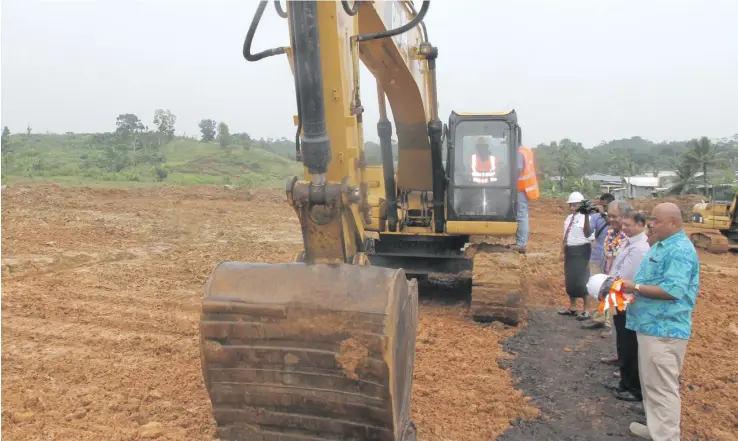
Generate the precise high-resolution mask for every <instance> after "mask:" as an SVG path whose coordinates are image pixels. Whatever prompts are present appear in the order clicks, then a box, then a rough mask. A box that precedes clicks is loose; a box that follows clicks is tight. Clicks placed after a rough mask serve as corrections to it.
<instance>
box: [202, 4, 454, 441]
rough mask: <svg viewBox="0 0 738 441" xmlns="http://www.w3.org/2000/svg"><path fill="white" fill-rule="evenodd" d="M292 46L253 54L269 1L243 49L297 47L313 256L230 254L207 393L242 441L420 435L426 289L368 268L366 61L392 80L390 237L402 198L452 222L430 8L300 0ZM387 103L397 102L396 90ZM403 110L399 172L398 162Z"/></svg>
mask: <svg viewBox="0 0 738 441" xmlns="http://www.w3.org/2000/svg"><path fill="white" fill-rule="evenodd" d="M274 4H275V7H276V9H277V12H278V13H279V15H280V16H282V17H283V18H286V19H287V20H288V23H289V31H290V45H289V47H283V48H277V49H268V50H266V51H262V52H259V53H256V54H254V53H252V50H251V42H252V41H253V37H254V35H255V32H256V30H257V27H258V23H259V20H260V19H261V16H262V14H263V13H264V11H265V9H266V7H267V5H268V4H267V2H266V1H262V2H260V4H259V7H258V8H257V12H256V15H255V16H254V19H253V21H252V23H251V26H250V28H249V31H248V34H247V37H246V41H245V43H244V56H245V58H246V59H247V60H248V61H258V60H260V59H263V58H265V57H268V56H274V55H282V54H286V55H287V58H288V60H289V62H290V66H291V69H292V71H293V74H294V79H295V91H296V101H297V108H298V115H297V118H296V122H297V136H296V138H297V139H296V148H297V153H298V158H300V159H301V161H302V163H303V164H304V167H305V176H304V177H303V178H302V179H301V178H299V177H294V178H293V179H291V180H289V182H288V183H287V188H286V193H287V199H288V202H289V204H290V205H291V206H292V207H293V208H294V209H295V212H296V214H297V217H298V219H299V222H300V227H301V229H302V236H303V242H304V244H303V245H304V247H303V248H304V249H303V251H302V252H300V253H298V256H297V257H296V259H295V262H294V263H281V264H257V263H247V262H222V263H220V264H219V265H218V266H217V267H216V268H215V269H214V271H213V273H212V274H211V275H210V278H209V279H208V281H207V284H206V287H205V295H204V298H203V305H202V315H201V322H200V334H201V340H200V344H201V360H202V369H203V378H204V382H205V387H206V389H207V391H208V394H209V396H210V399H211V403H212V406H213V416H214V418H215V421H216V427H217V430H216V435H217V436H218V438H221V439H228V440H241V439H244V440H245V439H260V440H272V439H273V440H288V439H289V440H292V439H294V440H298V439H299V440H307V439H311V440H313V439H314V440H317V439H351V440H368V439H372V440H374V439H376V440H413V439H414V438H415V430H414V425H413V423H412V421H411V420H410V393H411V389H412V372H413V360H414V351H415V336H416V330H417V313H418V312H417V307H418V306H417V283H416V281H415V280H414V279H413V280H410V281H408V280H407V278H406V274H405V272H404V270H403V269H387V268H379V267H374V266H371V265H369V264H368V263H369V262H368V258H367V256H366V254H365V253H364V251H365V238H366V234H365V228H366V226H368V225H370V224H371V222H372V221H371V204H370V203H369V185H368V182H367V179H366V171H367V164H366V160H365V154H364V139H363V118H362V113H363V105H362V101H361V93H360V92H361V90H360V87H359V86H360V82H359V63H360V62H363V63H364V64H365V65H366V67H367V68H368V69H369V71H370V72H371V73H372V74H373V76H374V77H375V79H376V80H377V89H378V92H379V94H378V95H379V101H380V102H379V109H380V121H379V123H378V125H377V129H378V131H379V135H380V141H381V147H382V152H383V155H382V156H383V165H384V167H383V185H384V187H385V190H386V204H385V209H386V210H387V220H388V224H389V229H390V231H394V229H395V228H397V219H398V216H397V195H398V194H400V195H403V194H407V193H408V192H413V191H415V192H423V193H424V194H430V195H431V196H432V198H433V210H434V220H435V225H434V226H433V228H434V229H435V230H436V232H439V233H440V232H442V231H443V225H444V223H443V217H444V183H445V176H444V171H443V166H442V160H441V138H442V136H441V135H442V131H443V128H442V127H443V124H442V123H441V122H440V120H438V116H437V113H438V112H437V103H436V101H437V99H436V92H435V90H436V80H435V58H436V55H437V50H436V48H434V47H433V46H432V45H431V44H430V43H429V42H428V38H427V37H428V34H427V31H426V30H425V29H424V25H423V23H422V20H423V17H424V16H425V14H426V13H427V11H428V9H429V5H430V2H429V1H424V2H423V4H422V7H421V8H420V10H419V11H417V12H416V11H415V8H414V7H413V5H412V3H410V2H400V1H382V2H372V1H361V2H358V1H357V2H348V1H315V0H312V1H288V2H287V7H286V11H285V10H283V9H282V7H281V5H280V3H279V2H274ZM385 97H386V98H385ZM385 99H386V100H387V101H389V104H390V106H391V109H392V113H393V115H394V122H395V129H396V133H397V137H398V165H397V168H398V170H397V179H395V171H394V164H393V163H392V156H391V153H392V152H391V141H390V136H391V133H392V125H391V123H390V122H389V120H388V118H387V115H386V113H387V112H386V110H385V108H386V104H385Z"/></svg>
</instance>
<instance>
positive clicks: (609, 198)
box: [600, 193, 615, 205]
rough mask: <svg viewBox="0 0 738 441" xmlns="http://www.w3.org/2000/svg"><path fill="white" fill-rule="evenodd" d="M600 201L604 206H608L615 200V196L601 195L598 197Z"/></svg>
mask: <svg viewBox="0 0 738 441" xmlns="http://www.w3.org/2000/svg"><path fill="white" fill-rule="evenodd" d="M600 200H601V201H602V203H603V204H604V205H607V204H609V203H610V202H612V201H614V200H615V196H613V195H612V194H610V193H602V196H600Z"/></svg>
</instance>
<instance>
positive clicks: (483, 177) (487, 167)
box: [471, 153, 497, 184]
mask: <svg viewBox="0 0 738 441" xmlns="http://www.w3.org/2000/svg"><path fill="white" fill-rule="evenodd" d="M471 166H472V180H473V181H474V182H477V183H479V184H486V183H488V182H494V181H496V180H497V178H496V177H495V157H494V156H492V155H490V156H488V157H487V159H486V160H485V159H482V158H480V157H478V156H477V154H476V153H475V154H473V155H472V157H471Z"/></svg>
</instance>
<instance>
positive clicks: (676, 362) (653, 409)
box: [637, 333, 687, 441]
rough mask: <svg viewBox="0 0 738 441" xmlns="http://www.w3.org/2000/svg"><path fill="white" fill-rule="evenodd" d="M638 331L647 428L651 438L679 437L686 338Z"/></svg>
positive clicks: (675, 439)
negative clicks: (680, 392) (681, 384)
mask: <svg viewBox="0 0 738 441" xmlns="http://www.w3.org/2000/svg"><path fill="white" fill-rule="evenodd" d="M637 335H638V370H639V372H640V379H641V392H642V393H643V407H644V409H645V410H646V423H647V425H648V432H649V433H650V435H651V439H653V440H654V441H680V438H679V436H680V423H681V412H682V401H681V399H680V397H679V374H680V373H681V371H682V365H683V363H684V353H685V352H686V350H687V340H683V339H680V338H662V337H652V336H650V335H644V334H641V333H638V334H637Z"/></svg>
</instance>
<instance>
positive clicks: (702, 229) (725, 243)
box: [689, 185, 738, 254]
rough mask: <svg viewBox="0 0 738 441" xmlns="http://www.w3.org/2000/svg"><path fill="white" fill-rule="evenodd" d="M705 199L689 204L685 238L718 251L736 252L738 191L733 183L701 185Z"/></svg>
mask: <svg viewBox="0 0 738 441" xmlns="http://www.w3.org/2000/svg"><path fill="white" fill-rule="evenodd" d="M705 191H706V192H707V193H709V198H708V199H709V202H705V201H703V202H701V203H699V204H695V205H694V207H692V217H691V219H690V223H689V226H690V227H691V229H692V231H691V232H690V235H689V238H690V239H691V240H692V243H693V244H694V246H695V247H697V248H701V249H703V250H705V251H707V252H710V253H715V254H721V253H727V252H729V251H733V252H738V192H736V189H735V186H734V185H712V186H709V187H706V188H705Z"/></svg>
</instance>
